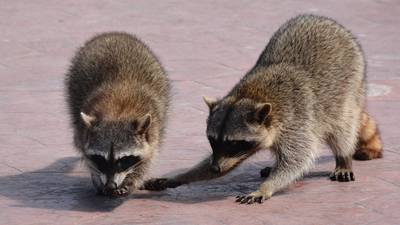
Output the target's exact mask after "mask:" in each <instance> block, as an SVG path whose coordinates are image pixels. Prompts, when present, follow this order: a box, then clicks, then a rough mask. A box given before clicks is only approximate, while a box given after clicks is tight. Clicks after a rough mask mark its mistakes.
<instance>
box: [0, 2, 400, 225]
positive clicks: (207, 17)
mask: <svg viewBox="0 0 400 225" xmlns="http://www.w3.org/2000/svg"><path fill="white" fill-rule="evenodd" d="M299 13H316V14H320V15H326V16H330V17H333V18H335V19H337V20H338V21H339V22H341V23H342V24H344V25H345V26H346V27H348V28H349V29H351V30H352V31H353V32H354V34H355V35H356V36H357V37H358V38H359V41H360V43H361V44H362V46H363V48H364V51H365V54H366V58H367V62H368V80H369V83H370V85H369V88H370V90H369V98H368V108H369V111H370V112H371V114H372V115H373V116H374V117H375V118H376V120H377V121H378V122H379V125H380V129H381V132H382V136H383V141H384V144H385V155H384V156H385V157H384V158H383V159H379V160H373V161H369V162H355V163H354V170H355V173H356V181H355V182H352V183H338V182H331V181H329V180H328V179H327V176H326V175H327V174H328V173H329V171H331V170H332V169H333V167H334V162H333V158H332V156H331V154H330V152H329V151H327V150H326V148H325V147H324V146H321V154H320V158H319V160H318V162H317V164H316V166H315V168H314V169H312V171H311V172H310V174H309V175H307V176H306V177H305V178H304V179H303V180H300V181H298V182H297V183H295V184H293V185H291V186H290V187H289V188H288V189H286V190H284V191H283V192H281V193H279V194H277V195H276V196H274V197H273V198H271V199H270V200H268V201H266V202H265V203H264V204H262V205H251V206H247V205H237V204H235V203H234V196H235V195H237V194H239V193H246V192H249V191H251V190H254V189H255V188H257V186H258V184H259V183H260V182H261V178H259V175H258V173H259V170H260V169H261V168H263V167H265V166H266V165H271V163H272V159H271V157H270V156H269V154H268V152H265V153H260V154H258V155H256V156H255V157H253V158H252V159H251V160H249V161H247V162H245V163H244V164H243V165H242V166H240V167H239V168H238V169H236V170H235V171H234V172H233V173H231V174H229V175H227V176H225V177H223V178H222V179H218V180H215V181H212V182H208V183H196V184H191V185H187V186H182V187H180V188H177V189H174V190H168V191H164V192H159V193H148V192H145V191H142V192H140V191H138V192H136V193H135V194H134V195H132V196H131V197H129V198H126V199H109V198H104V197H97V196H95V195H94V193H93V191H92V189H91V183H90V180H89V177H88V174H87V172H86V171H85V169H84V167H83V166H82V164H81V162H80V160H79V158H78V156H77V154H76V152H75V151H74V149H73V147H72V143H71V142H72V137H71V130H70V128H69V126H68V118H67V114H66V109H65V108H66V107H65V104H64V97H63V85H62V81H63V76H64V73H65V71H66V68H67V67H68V65H69V59H70V58H71V57H72V55H73V53H74V51H75V50H76V48H77V47H78V46H80V45H81V44H82V43H83V42H84V41H85V40H86V39H88V38H90V37H91V36H92V35H94V34H96V33H99V32H103V31H111V30H118V31H127V32H130V33H134V34H137V35H138V36H139V37H140V38H141V39H143V40H144V41H145V42H146V43H147V44H148V45H149V46H150V47H151V48H152V49H153V51H154V52H155V53H156V54H157V55H158V56H159V58H160V59H161V61H162V62H163V64H164V66H165V68H166V69H167V71H168V73H169V75H170V77H171V79H172V81H173V92H174V98H173V102H172V105H173V106H172V110H171V112H170V122H169V125H168V129H167V136H166V139H165V143H164V145H163V147H162V149H161V151H160V154H159V156H158V158H157V160H156V161H155V163H154V165H153V167H152V170H151V173H152V174H153V175H154V176H161V175H167V174H171V173H177V172H178V171H181V170H184V169H185V168H187V167H190V166H191V165H193V163H195V162H197V161H199V160H200V159H201V158H203V157H204V156H205V155H206V154H208V153H209V151H210V148H209V145H208V143H207V140H206V138H205V135H204V133H205V119H206V116H207V108H206V106H205V105H204V104H203V102H202V100H201V96H202V95H211V96H222V95H223V94H225V93H226V92H227V91H228V90H229V89H230V87H232V85H233V84H235V82H237V81H238V80H239V79H240V77H241V76H242V75H243V74H244V73H245V72H246V71H247V70H248V69H250V67H251V66H252V65H253V64H254V63H255V61H256V59H257V57H258V55H259V54H260V53H261V51H262V49H263V48H264V46H265V45H266V43H267V42H268V40H269V38H270V36H271V35H272V33H273V32H274V31H275V30H276V29H277V28H278V27H279V26H280V25H281V24H282V23H283V22H284V21H285V20H287V19H289V18H290V17H292V16H294V15H296V14H299ZM399 15H400V2H399V1H398V0H380V1H378V0H375V1H367V0H355V1H344V0H343V1H342V0H339V1H334V0H329V1H317V0H311V1H307V3H304V2H302V1H288V0H279V1H261V0H255V1H230V0H222V1H210V0H205V1H194V0H188V1H154V0H151V1H149V0H141V1H103V0H83V1H58V0H57V1H45V0H35V1H28V0H19V1H6V0H0V224H7V225H14V224H68V225H70V224H96V225H100V224H343V225H347V224H355V225H358V224H376V225H382V224H400V214H399V210H400V173H399V172H400V130H399V122H398V121H399V119H400V101H399V100H400V79H399V78H400V72H399V71H400V29H399V26H400V16H399Z"/></svg>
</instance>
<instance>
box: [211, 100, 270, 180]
mask: <svg viewBox="0 0 400 225" xmlns="http://www.w3.org/2000/svg"><path fill="white" fill-rule="evenodd" d="M204 100H205V102H206V104H207V105H208V106H209V108H210V114H209V116H208V119H207V137H208V140H209V142H210V145H211V148H212V150H213V157H212V158H213V160H212V170H213V171H214V172H218V173H219V172H220V173H224V172H225V171H227V169H228V168H231V167H232V166H234V165H236V164H238V163H239V162H240V161H242V160H243V159H245V158H247V157H249V156H250V155H252V154H253V153H254V152H256V151H257V150H259V149H261V148H264V147H268V146H266V145H267V143H266V142H267V141H266V140H268V139H273V132H271V130H270V127H269V122H270V118H268V117H269V115H270V113H271V105H270V104H269V103H257V102H255V101H253V100H250V99H242V100H240V101H237V102H233V101H230V100H229V99H223V100H221V101H218V100H214V99H210V98H204Z"/></svg>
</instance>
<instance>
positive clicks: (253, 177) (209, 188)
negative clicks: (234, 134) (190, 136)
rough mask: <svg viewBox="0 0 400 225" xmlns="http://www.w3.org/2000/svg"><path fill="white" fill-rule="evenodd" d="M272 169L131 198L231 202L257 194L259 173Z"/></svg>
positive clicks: (247, 167) (313, 175) (251, 169)
mask: <svg viewBox="0 0 400 225" xmlns="http://www.w3.org/2000/svg"><path fill="white" fill-rule="evenodd" d="M332 161H334V158H333V156H321V157H319V158H318V159H317V162H316V164H318V165H321V164H325V163H329V162H332ZM260 165H263V166H262V167H261V166H260ZM271 165H272V161H263V162H259V163H255V164H253V163H244V164H242V165H240V166H239V167H238V168H236V169H235V170H234V171H232V172H231V173H229V174H227V175H225V176H224V177H221V178H218V179H215V180H210V181H202V182H196V183H192V184H188V185H182V186H180V187H177V188H174V189H167V190H164V191H160V192H150V191H146V192H145V193H135V194H133V195H132V196H131V198H139V199H152V200H157V201H167V202H179V203H187V204H193V203H201V202H209V201H218V200H222V199H226V198H232V197H235V196H237V195H239V194H246V193H250V192H252V191H254V190H256V189H257V188H258V187H259V185H260V183H261V182H262V181H263V180H264V179H265V178H261V177H260V173H259V172H260V170H261V169H262V168H263V167H265V166H271ZM186 170H187V169H179V170H175V171H172V172H170V173H167V174H165V175H163V176H162V177H170V176H172V175H175V174H179V173H181V172H184V171H186ZM330 173H331V171H311V172H309V173H307V174H305V175H304V176H303V178H302V180H310V179H328V177H329V174H330ZM285 194H287V190H283V191H281V192H278V193H276V194H275V195H285Z"/></svg>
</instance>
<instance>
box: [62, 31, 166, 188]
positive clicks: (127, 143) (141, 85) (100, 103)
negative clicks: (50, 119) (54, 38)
mask: <svg viewBox="0 0 400 225" xmlns="http://www.w3.org/2000/svg"><path fill="white" fill-rule="evenodd" d="M65 84H66V92H67V102H68V107H69V112H70V116H71V123H72V127H73V130H74V144H75V146H76V148H77V149H78V150H79V151H80V153H81V154H82V158H83V160H84V162H85V164H86V165H87V166H88V168H89V169H90V173H91V177H92V181H93V184H94V187H95V188H96V190H97V192H98V193H100V194H105V195H111V196H123V195H128V194H129V193H131V192H132V190H134V189H135V188H138V187H140V186H141V185H142V182H143V179H144V176H145V173H146V171H147V169H148V167H149V165H150V162H151V160H152V158H153V156H154V155H155V153H156V151H157V149H158V147H159V145H160V142H161V139H162V136H163V130H164V126H165V122H166V113H167V109H168V104H169V96H170V82H169V80H168V78H167V75H166V72H165V70H164V69H163V67H162V66H161V64H160V62H159V61H158V59H157V58H156V56H155V55H154V54H153V53H152V52H151V50H150V49H149V48H148V47H147V46H146V45H145V44H144V43H143V42H142V41H140V40H139V39H137V38H136V37H134V36H132V35H129V34H127V33H117V32H114V33H104V34H100V35H98V36H95V37H94V38H92V39H91V40H89V41H87V42H86V43H85V44H84V46H83V47H81V48H80V49H79V50H78V52H77V53H76V55H75V56H74V58H73V59H72V65H71V67H70V68H69V71H68V73H67V75H66V80H65Z"/></svg>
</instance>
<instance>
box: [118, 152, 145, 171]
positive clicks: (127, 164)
mask: <svg viewBox="0 0 400 225" xmlns="http://www.w3.org/2000/svg"><path fill="white" fill-rule="evenodd" d="M139 161H140V157H139V156H133V155H131V156H124V157H122V158H120V159H118V161H117V170H118V172H122V171H125V170H127V169H129V168H131V167H132V166H134V165H135V164H137V163H138V162H139Z"/></svg>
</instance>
